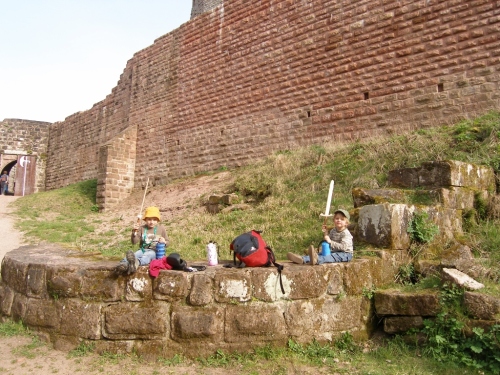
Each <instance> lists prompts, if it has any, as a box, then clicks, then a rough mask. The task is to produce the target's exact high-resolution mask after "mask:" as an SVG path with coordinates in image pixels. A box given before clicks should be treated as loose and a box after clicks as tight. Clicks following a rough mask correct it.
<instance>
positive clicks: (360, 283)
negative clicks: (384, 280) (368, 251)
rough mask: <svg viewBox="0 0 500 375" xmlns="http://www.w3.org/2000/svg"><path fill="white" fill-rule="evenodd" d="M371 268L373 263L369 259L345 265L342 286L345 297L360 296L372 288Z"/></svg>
mask: <svg viewBox="0 0 500 375" xmlns="http://www.w3.org/2000/svg"><path fill="white" fill-rule="evenodd" d="M372 267H373V261H372V260H369V259H360V260H359V261H357V262H349V263H345V271H344V285H345V291H346V293H347V295H349V296H353V295H361V294H363V292H365V291H366V290H371V289H372V288H373V286H374V283H373V278H372ZM359 275H363V277H359Z"/></svg>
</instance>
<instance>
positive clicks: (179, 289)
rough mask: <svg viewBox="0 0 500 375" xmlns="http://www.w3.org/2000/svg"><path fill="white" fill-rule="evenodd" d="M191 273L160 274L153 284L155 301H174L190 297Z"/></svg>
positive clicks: (172, 272)
mask: <svg viewBox="0 0 500 375" xmlns="http://www.w3.org/2000/svg"><path fill="white" fill-rule="evenodd" d="M190 278H191V275H190V273H187V272H182V271H172V270H171V271H168V272H160V274H159V275H158V277H157V278H156V279H155V280H154V282H153V296H154V298H155V299H159V300H166V301H174V300H179V299H184V298H186V297H187V296H188V293H189V285H190Z"/></svg>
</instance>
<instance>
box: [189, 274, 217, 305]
mask: <svg viewBox="0 0 500 375" xmlns="http://www.w3.org/2000/svg"><path fill="white" fill-rule="evenodd" d="M213 300H214V290H213V280H212V278H211V277H210V276H207V275H194V276H193V285H192V287H191V293H190V294H189V303H190V304H191V305H193V306H203V305H208V304H210V303H212V302H213Z"/></svg>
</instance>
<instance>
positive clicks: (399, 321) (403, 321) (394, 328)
mask: <svg viewBox="0 0 500 375" xmlns="http://www.w3.org/2000/svg"><path fill="white" fill-rule="evenodd" d="M423 326H424V320H423V319H422V317H421V316H387V317H385V318H384V332H386V333H389V334H396V333H403V332H407V331H409V330H410V329H413V328H417V329H418V328H422V327H423Z"/></svg>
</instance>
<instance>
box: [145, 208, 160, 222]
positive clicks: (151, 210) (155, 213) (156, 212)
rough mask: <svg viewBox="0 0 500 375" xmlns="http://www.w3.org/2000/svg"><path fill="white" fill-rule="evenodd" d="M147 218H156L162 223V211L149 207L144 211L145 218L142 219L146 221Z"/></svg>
mask: <svg viewBox="0 0 500 375" xmlns="http://www.w3.org/2000/svg"><path fill="white" fill-rule="evenodd" d="M147 217H155V218H157V219H158V221H161V215H160V210H159V209H158V207H148V208H146V210H145V211H144V216H143V217H142V218H143V219H146V218H147Z"/></svg>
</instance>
